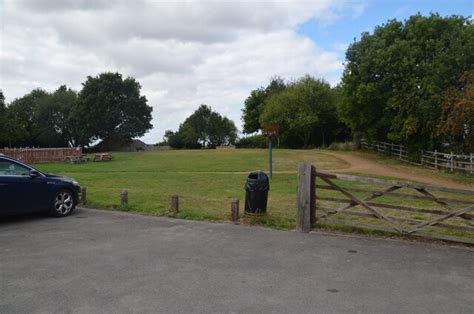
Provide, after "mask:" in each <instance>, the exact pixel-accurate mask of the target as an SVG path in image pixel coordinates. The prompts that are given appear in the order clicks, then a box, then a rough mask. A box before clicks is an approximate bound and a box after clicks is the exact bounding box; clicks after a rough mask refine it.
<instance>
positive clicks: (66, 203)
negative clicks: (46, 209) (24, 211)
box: [50, 190, 76, 217]
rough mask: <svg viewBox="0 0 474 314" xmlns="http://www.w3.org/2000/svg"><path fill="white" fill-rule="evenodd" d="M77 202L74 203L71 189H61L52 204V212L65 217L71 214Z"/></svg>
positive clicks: (54, 214) (56, 215)
mask: <svg viewBox="0 0 474 314" xmlns="http://www.w3.org/2000/svg"><path fill="white" fill-rule="evenodd" d="M75 206H76V204H74V195H73V194H72V192H71V191H69V190H60V191H59V192H57V193H56V194H55V195H54V198H53V203H52V204H51V209H50V214H51V215H53V216H55V217H65V216H67V215H69V214H70V213H71V212H72V211H73V210H74V207H75Z"/></svg>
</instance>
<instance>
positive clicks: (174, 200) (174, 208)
mask: <svg viewBox="0 0 474 314" xmlns="http://www.w3.org/2000/svg"><path fill="white" fill-rule="evenodd" d="M170 213H172V214H177V213H179V197H178V195H171V198H170Z"/></svg>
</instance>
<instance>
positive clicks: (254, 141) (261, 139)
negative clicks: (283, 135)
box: [235, 135, 267, 148]
mask: <svg viewBox="0 0 474 314" xmlns="http://www.w3.org/2000/svg"><path fill="white" fill-rule="evenodd" d="M235 146H236V147H238V148H266V147H267V137H266V136H265V135H252V136H247V137H243V138H241V139H239V141H238V142H237V143H235Z"/></svg>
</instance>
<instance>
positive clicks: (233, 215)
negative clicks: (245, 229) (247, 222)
mask: <svg viewBox="0 0 474 314" xmlns="http://www.w3.org/2000/svg"><path fill="white" fill-rule="evenodd" d="M230 219H231V220H232V222H234V223H237V221H238V220H239V199H238V198H234V199H233V200H232V202H231V203H230Z"/></svg>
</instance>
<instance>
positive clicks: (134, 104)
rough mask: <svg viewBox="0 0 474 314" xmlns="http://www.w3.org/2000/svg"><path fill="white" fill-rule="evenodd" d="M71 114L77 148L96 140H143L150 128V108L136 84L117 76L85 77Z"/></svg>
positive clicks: (129, 78) (114, 74)
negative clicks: (135, 138)
mask: <svg viewBox="0 0 474 314" xmlns="http://www.w3.org/2000/svg"><path fill="white" fill-rule="evenodd" d="M82 85H83V88H82V90H81V92H80V93H79V97H78V102H77V106H76V108H75V110H74V111H73V113H72V115H73V116H72V120H73V121H74V128H75V130H76V133H77V139H76V142H77V144H80V145H82V146H88V145H90V144H91V143H92V142H94V141H96V140H106V141H110V140H118V141H127V140H131V139H132V138H134V137H139V136H143V135H144V134H145V133H146V132H147V131H148V130H150V129H151V128H152V125H151V119H152V116H151V112H152V110H153V108H152V107H150V106H148V105H147V99H146V98H145V96H141V95H140V89H141V86H140V84H139V83H138V82H137V81H136V80H135V79H134V78H132V77H128V78H126V79H123V78H122V75H121V74H120V73H110V72H108V73H102V74H99V75H98V76H96V77H91V76H88V77H87V80H86V81H85V82H84V83H83V84H82Z"/></svg>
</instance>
